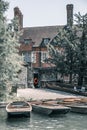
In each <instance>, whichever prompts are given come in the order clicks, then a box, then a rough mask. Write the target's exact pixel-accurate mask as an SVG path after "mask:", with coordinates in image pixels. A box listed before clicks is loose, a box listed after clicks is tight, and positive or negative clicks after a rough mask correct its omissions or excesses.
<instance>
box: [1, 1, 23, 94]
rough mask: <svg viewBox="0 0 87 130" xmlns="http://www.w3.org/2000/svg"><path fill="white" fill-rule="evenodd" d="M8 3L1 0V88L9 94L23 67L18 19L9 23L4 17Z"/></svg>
mask: <svg viewBox="0 0 87 130" xmlns="http://www.w3.org/2000/svg"><path fill="white" fill-rule="evenodd" d="M7 9H8V3H7V2H5V1H3V0H1V1H0V88H1V90H3V93H5V94H7V90H9V86H11V85H12V84H14V83H16V82H17V76H18V71H19V70H20V69H21V67H22V66H21V63H22V61H21V56H19V54H18V53H19V52H18V47H19V45H20V44H19V37H20V31H19V27H18V20H17V18H14V19H13V20H12V21H11V23H10V24H9V23H7V20H6V17H4V13H5V11H6V10H7Z"/></svg>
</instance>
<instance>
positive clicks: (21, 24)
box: [14, 7, 23, 29]
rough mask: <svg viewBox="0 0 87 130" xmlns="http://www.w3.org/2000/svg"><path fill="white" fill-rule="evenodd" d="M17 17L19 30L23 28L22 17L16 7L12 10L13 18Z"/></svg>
mask: <svg viewBox="0 0 87 130" xmlns="http://www.w3.org/2000/svg"><path fill="white" fill-rule="evenodd" d="M15 16H18V19H19V26H20V29H22V28H23V15H22V13H21V11H20V10H19V8H18V7H15V8H14V17H15Z"/></svg>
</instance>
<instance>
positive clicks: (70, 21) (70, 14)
mask: <svg viewBox="0 0 87 130" xmlns="http://www.w3.org/2000/svg"><path fill="white" fill-rule="evenodd" d="M66 9H67V25H69V26H72V25H73V4H68V5H67V6H66Z"/></svg>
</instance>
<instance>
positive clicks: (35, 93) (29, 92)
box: [17, 88, 76, 100]
mask: <svg viewBox="0 0 87 130" xmlns="http://www.w3.org/2000/svg"><path fill="white" fill-rule="evenodd" d="M17 97H20V98H25V99H27V100H29V99H32V100H44V99H57V98H71V97H76V96H73V95H70V94H68V93H67V94H64V93H61V92H57V91H52V90H49V89H35V88H24V89H18V90H17Z"/></svg>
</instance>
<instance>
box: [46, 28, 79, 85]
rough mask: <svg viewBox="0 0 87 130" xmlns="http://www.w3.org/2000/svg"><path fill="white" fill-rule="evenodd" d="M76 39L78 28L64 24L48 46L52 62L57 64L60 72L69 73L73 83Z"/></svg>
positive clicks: (70, 81)
mask: <svg viewBox="0 0 87 130" xmlns="http://www.w3.org/2000/svg"><path fill="white" fill-rule="evenodd" d="M76 40H77V37H76V28H75V27H73V26H72V27H71V26H64V27H63V28H62V29H60V30H59V32H58V34H57V36H56V37H55V38H54V39H53V40H52V41H51V43H50V45H49V44H48V45H49V46H47V48H48V51H49V52H50V53H49V54H50V56H51V57H50V62H51V63H54V64H55V65H56V68H57V70H58V72H59V73H61V74H62V75H69V83H72V76H73V73H75V72H76V71H75V66H76V63H75V61H76V48H77V42H75V41H76Z"/></svg>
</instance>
